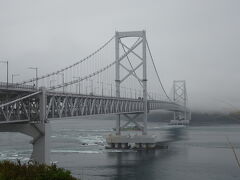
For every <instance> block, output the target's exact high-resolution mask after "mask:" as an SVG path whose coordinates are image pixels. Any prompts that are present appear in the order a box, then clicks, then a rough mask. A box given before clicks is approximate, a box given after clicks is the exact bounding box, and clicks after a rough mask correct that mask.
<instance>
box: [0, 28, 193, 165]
mask: <svg viewBox="0 0 240 180" xmlns="http://www.w3.org/2000/svg"><path fill="white" fill-rule="evenodd" d="M132 38H134V39H132ZM114 39H115V43H114V45H115V53H114V57H112V58H107V57H106V56H105V55H103V57H99V56H101V53H102V52H103V51H104V50H105V49H106V48H109V46H110V44H111V42H113V40H114ZM133 40H134V41H133ZM129 44H130V46H129ZM111 51H112V50H111ZM99 54H100V55H99ZM147 55H148V56H149V57H150V59H151V60H152V65H153V67H154V69H153V70H152V71H151V72H154V73H155V74H154V75H155V77H157V80H156V81H154V82H153V85H151V83H152V77H151V78H149V79H148V77H149V74H148V73H149V72H150V71H147V68H148V67H149V65H148V63H149V62H151V61H147V59H148V58H147ZM96 56H97V58H96ZM99 59H104V62H107V59H109V60H110V62H107V64H104V62H103V61H100V62H99V61H98V60H99ZM89 71H90V72H89ZM74 73H75V74H74ZM113 73H114V74H115V76H113ZM58 77H62V79H61V80H58V79H57V78H58ZM103 80H106V81H107V84H104V82H103ZM53 82H54V83H53ZM111 82H113V83H114V84H115V86H113V85H112V83H111ZM156 82H158V83H156ZM179 83H180V84H179ZM32 84H38V87H39V88H38V87H36V86H34V85H32ZM124 85H125V86H124ZM154 85H157V88H156V89H157V91H160V90H161V91H162V93H163V95H162V94H160V95H158V94H156V93H153V92H150V91H148V89H149V88H148V87H150V88H151V89H155V87H154ZM132 86H133V87H139V88H138V89H133V87H132ZM89 89H90V90H89ZM139 89H140V91H139ZM152 110H167V111H172V112H174V117H175V118H174V120H175V121H176V120H177V121H179V122H178V123H177V124H185V123H187V122H189V121H188V120H190V118H191V116H190V113H189V109H188V107H187V94H186V85H185V82H184V81H175V82H174V98H173V100H172V99H171V98H169V97H168V95H167V94H166V92H165V90H164V88H163V86H162V83H161V81H160V78H159V75H158V73H157V70H156V67H155V65H154V61H153V58H152V55H151V52H150V48H149V46H148V43H147V39H146V32H145V31H133V32H116V34H115V36H114V37H112V38H111V39H110V40H109V41H107V42H106V43H105V44H104V45H103V46H101V47H100V48H99V49H98V50H96V51H95V52H93V53H92V54H90V55H89V56H87V57H86V58H83V59H81V60H79V61H78V62H76V63H74V64H72V65H70V66H68V67H65V68H63V69H60V70H58V71H55V72H51V73H49V74H46V75H43V76H41V77H36V78H33V79H30V80H26V81H23V82H21V83H0V132H20V133H23V134H26V135H28V136H31V137H32V138H33V140H32V142H31V143H32V144H33V152H32V156H31V158H32V159H33V160H35V161H38V162H40V163H49V162H50V143H49V139H50V132H51V127H50V121H51V120H53V119H58V118H60V119H63V118H64V119H66V121H67V118H69V117H79V116H91V115H114V116H116V127H115V133H114V134H112V135H109V136H108V137H107V138H106V142H107V143H108V147H109V148H130V146H135V147H136V148H153V147H155V146H156V144H157V143H158V142H159V140H158V139H157V138H156V137H154V136H152V135H150V134H149V132H148V127H147V125H148V113H149V112H150V111H152ZM123 121H125V123H123ZM175 121H171V122H172V123H171V124H175V123H174V122H175ZM180 122H181V123H180ZM183 122H184V123H183ZM130 124H133V125H134V127H133V126H130ZM129 128H130V129H131V128H134V129H136V130H139V131H138V134H136V135H132V134H130V135H129V134H128V135H126V134H124V133H126V131H124V130H125V129H129Z"/></svg>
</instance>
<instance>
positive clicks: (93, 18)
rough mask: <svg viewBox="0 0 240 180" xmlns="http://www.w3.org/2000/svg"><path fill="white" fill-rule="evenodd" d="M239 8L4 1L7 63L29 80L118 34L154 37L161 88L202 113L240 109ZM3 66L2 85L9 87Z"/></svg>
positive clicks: (1, 31) (225, 4) (193, 2)
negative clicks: (183, 90)
mask: <svg viewBox="0 0 240 180" xmlns="http://www.w3.org/2000/svg"><path fill="white" fill-rule="evenodd" d="M239 10H240V1H238V0H201V1H199V0H181V1H179V0H165V1H162V0H145V1H143V0H131V1H129V0H122V1H115V0H101V1H99V0H88V1H82V0H39V1H32V0H21V1H19V0H0V60H7V61H9V71H10V72H9V73H10V74H12V73H17V74H20V76H19V77H16V80H23V79H28V78H29V77H33V76H34V72H33V71H30V70H28V69H27V67H29V66H37V67H38V68H39V71H40V74H45V73H47V72H51V71H53V70H57V69H58V68H62V67H65V66H66V65H69V64H71V63H74V62H75V61H76V59H79V58H82V57H84V56H86V55H88V54H89V53H91V52H92V51H94V50H95V49H97V48H98V47H99V46H100V45H101V44H102V43H104V42H106V41H107V40H108V39H109V38H110V37H111V36H113V34H114V33H115V31H116V30H118V31H131V30H143V29H144V30H146V32H147V39H148V42H149V44H150V46H151V51H152V53H153V56H154V59H155V61H156V62H155V63H156V66H157V69H158V71H159V74H160V77H161V80H162V82H163V84H164V86H165V88H166V90H167V91H168V92H170V89H171V86H172V81H173V80H182V79H184V80H186V83H187V92H188V99H189V105H190V107H191V108H192V109H193V110H198V111H236V110H239V109H240V96H239V92H240V81H239V80H240V73H239V68H240V35H239V32H240V20H239V19H240V11H239ZM5 74H6V67H5V65H4V64H0V81H6V75H5Z"/></svg>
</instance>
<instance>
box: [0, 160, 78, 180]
mask: <svg viewBox="0 0 240 180" xmlns="http://www.w3.org/2000/svg"><path fill="white" fill-rule="evenodd" d="M0 180H77V179H76V178H74V177H72V176H71V173H70V171H68V170H65V169H63V168H58V167H57V166H56V165H55V164H52V165H50V166H48V165H45V164H40V163H37V162H28V163H24V164H21V162H20V161H17V163H14V162H10V161H1V162H0Z"/></svg>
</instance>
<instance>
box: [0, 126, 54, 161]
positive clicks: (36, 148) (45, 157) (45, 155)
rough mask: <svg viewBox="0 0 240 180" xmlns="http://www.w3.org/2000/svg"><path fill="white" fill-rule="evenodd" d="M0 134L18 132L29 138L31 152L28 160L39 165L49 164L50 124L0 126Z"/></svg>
mask: <svg viewBox="0 0 240 180" xmlns="http://www.w3.org/2000/svg"><path fill="white" fill-rule="evenodd" d="M0 132H18V133H23V134H25V135H28V136H31V137H32V138H33V140H32V141H31V143H32V145H33V151H32V155H31V157H30V159H32V160H34V161H37V162H39V163H45V164H49V163H50V133H51V128H50V123H23V124H20V123H14V124H13V123H8V124H1V126H0Z"/></svg>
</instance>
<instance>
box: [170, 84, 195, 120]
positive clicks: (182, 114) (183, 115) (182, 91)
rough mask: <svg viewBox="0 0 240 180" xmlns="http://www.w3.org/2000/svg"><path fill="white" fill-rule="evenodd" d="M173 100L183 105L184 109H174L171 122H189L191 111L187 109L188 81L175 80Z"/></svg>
mask: <svg viewBox="0 0 240 180" xmlns="http://www.w3.org/2000/svg"><path fill="white" fill-rule="evenodd" d="M173 100H174V102H175V103H177V104H180V105H183V106H184V110H183V111H174V114H173V120H172V121H171V122H170V124H189V120H190V117H191V115H190V114H191V113H190V112H188V109H187V91H186V82H185V81H184V80H181V81H173Z"/></svg>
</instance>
